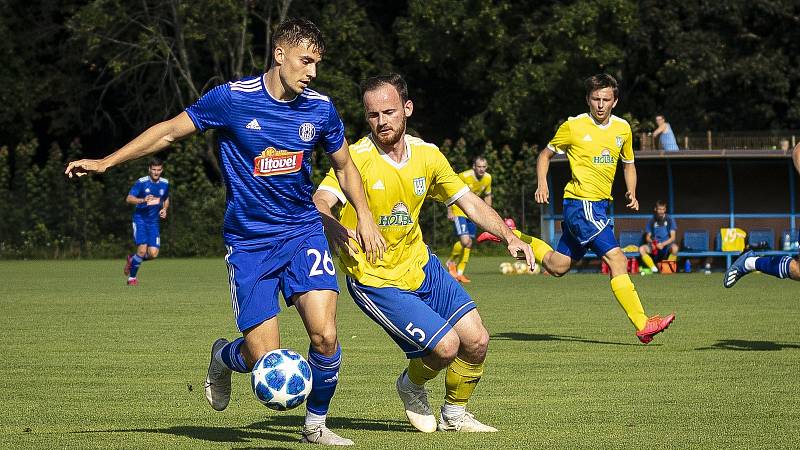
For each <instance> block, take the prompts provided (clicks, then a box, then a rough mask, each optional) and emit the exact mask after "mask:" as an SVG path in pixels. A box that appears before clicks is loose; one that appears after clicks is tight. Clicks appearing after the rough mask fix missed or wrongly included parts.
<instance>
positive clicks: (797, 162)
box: [792, 142, 800, 174]
mask: <svg viewBox="0 0 800 450" xmlns="http://www.w3.org/2000/svg"><path fill="white" fill-rule="evenodd" d="M792 160H793V161H794V170H796V171H797V173H799V174H800V142H798V143H797V145H795V146H794V150H792Z"/></svg>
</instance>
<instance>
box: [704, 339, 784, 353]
mask: <svg viewBox="0 0 800 450" xmlns="http://www.w3.org/2000/svg"><path fill="white" fill-rule="evenodd" d="M784 349H800V344H797V343H794V342H772V341H746V340H744V339H723V340H721V341H717V342H716V343H715V344H713V345H711V346H710V347H699V348H696V349H695V350H738V351H762V352H774V351H778V350H784Z"/></svg>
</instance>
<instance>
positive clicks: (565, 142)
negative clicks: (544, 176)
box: [547, 120, 572, 153]
mask: <svg viewBox="0 0 800 450" xmlns="http://www.w3.org/2000/svg"><path fill="white" fill-rule="evenodd" d="M571 136H572V133H571V132H570V129H569V120H567V121H565V122H564V123H562V124H561V126H560V127H558V131H556V135H555V136H553V139H551V140H550V142H549V143H548V144H547V148H549V149H550V150H552V151H554V152H556V153H564V152H566V151H567V149H568V148H569V146H570V145H571V144H572V142H571V139H570V138H571Z"/></svg>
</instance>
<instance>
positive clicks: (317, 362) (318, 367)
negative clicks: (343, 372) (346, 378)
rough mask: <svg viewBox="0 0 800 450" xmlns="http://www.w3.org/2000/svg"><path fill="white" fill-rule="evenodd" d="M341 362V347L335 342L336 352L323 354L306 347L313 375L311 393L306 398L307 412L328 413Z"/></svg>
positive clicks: (321, 414)
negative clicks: (328, 354) (329, 354)
mask: <svg viewBox="0 0 800 450" xmlns="http://www.w3.org/2000/svg"><path fill="white" fill-rule="evenodd" d="M341 363H342V347H341V346H340V345H339V344H336V353H334V354H333V355H331V356H325V355H323V354H321V353H317V352H316V351H315V350H314V349H313V348H312V347H309V348H308V364H309V365H311V374H312V377H313V380H312V384H311V394H309V396H308V400H306V408H307V409H308V412H310V413H312V414H317V415H319V416H324V415H326V414H327V413H328V406H330V404H331V399H332V398H333V393H334V392H336V385H337V384H338V382H339V366H340V365H341Z"/></svg>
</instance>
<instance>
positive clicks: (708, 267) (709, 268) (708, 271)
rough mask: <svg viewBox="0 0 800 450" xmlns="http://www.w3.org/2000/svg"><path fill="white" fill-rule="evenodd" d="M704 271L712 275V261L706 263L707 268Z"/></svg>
mask: <svg viewBox="0 0 800 450" xmlns="http://www.w3.org/2000/svg"><path fill="white" fill-rule="evenodd" d="M703 273H704V274H706V275H711V263H706V267H705V269H703Z"/></svg>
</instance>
